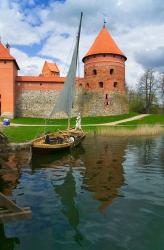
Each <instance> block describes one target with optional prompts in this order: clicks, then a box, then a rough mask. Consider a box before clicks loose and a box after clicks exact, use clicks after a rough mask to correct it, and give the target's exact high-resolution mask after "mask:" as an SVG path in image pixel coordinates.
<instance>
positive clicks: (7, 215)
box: [0, 193, 32, 223]
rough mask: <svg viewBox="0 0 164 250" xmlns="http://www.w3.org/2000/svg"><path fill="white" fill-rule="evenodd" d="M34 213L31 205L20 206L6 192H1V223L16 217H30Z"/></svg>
mask: <svg viewBox="0 0 164 250" xmlns="http://www.w3.org/2000/svg"><path fill="white" fill-rule="evenodd" d="M31 215H32V212H31V209H30V208H29V207H26V208H20V207H19V206H17V205H16V204H15V203H14V202H13V201H11V200H9V199H8V198H7V197H6V196H5V195H4V194H2V193H0V223H1V222H2V223H4V222H7V221H10V220H15V219H25V218H30V217H31Z"/></svg>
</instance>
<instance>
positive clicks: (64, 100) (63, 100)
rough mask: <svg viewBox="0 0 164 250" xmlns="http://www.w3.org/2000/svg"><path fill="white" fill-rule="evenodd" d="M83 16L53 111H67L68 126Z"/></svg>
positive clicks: (72, 101)
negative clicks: (62, 86) (61, 88)
mask: <svg viewBox="0 0 164 250" xmlns="http://www.w3.org/2000/svg"><path fill="white" fill-rule="evenodd" d="M82 16H83V13H82V12H81V14H80V23H79V28H78V33H77V38H76V44H75V48H74V52H73V56H72V60H71V64H70V67H69V70H68V74H67V77H66V80H65V82H64V88H63V90H62V91H61V93H60V96H59V98H58V99H57V102H56V105H55V107H54V109H53V111H52V112H51V114H52V113H53V112H56V113H57V112H62V111H63V112H65V113H66V114H67V116H68V127H69V126H70V125H69V124H70V118H71V110H72V107H73V103H74V92H75V79H76V69H77V62H78V52H79V40H80V32H81V24H82Z"/></svg>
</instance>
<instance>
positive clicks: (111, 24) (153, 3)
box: [0, 0, 164, 86]
mask: <svg viewBox="0 0 164 250" xmlns="http://www.w3.org/2000/svg"><path fill="white" fill-rule="evenodd" d="M80 11H83V13H84V17H83V24H82V32H81V41H80V61H81V58H82V57H83V56H84V55H85V54H86V52H87V50H88V49H89V48H90V46H91V45H92V42H93V41H94V39H95V37H96V36H97V34H98V33H99V31H100V29H101V28H102V26H103V21H104V19H105V20H106V22H107V24H106V26H107V28H108V30H109V31H110V33H111V35H112V36H113V38H114V39H115V41H116V42H117V44H118V46H119V48H120V49H121V50H122V51H123V52H124V54H125V55H126V56H127V58H128V60H127V62H126V80H127V83H128V85H129V86H135V85H136V82H137V80H138V78H139V77H140V76H141V75H142V73H143V71H144V69H146V68H153V69H155V70H157V71H160V72H164V3H163V0H137V1H134V0H89V1H88V0H21V1H20V0H1V1H0V37H1V41H2V42H3V43H4V44H5V43H7V42H8V43H9V44H10V45H11V53H12V55H13V56H14V57H15V58H16V60H17V62H18V64H19V66H20V68H21V71H20V72H19V74H20V75H38V74H39V73H40V72H41V68H42V66H43V63H44V61H45V60H49V61H54V62H56V63H57V64H58V65H59V67H60V70H61V72H62V75H64V74H66V72H67V66H68V64H69V61H70V57H71V51H72V46H73V44H74V41H75V34H76V32H77V26H78V23H79V16H80ZM80 74H81V76H82V75H83V63H82V62H81V67H80Z"/></svg>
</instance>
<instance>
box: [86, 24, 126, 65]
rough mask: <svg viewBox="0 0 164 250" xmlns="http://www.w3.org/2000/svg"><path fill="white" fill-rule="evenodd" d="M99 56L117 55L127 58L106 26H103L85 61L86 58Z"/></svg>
mask: <svg viewBox="0 0 164 250" xmlns="http://www.w3.org/2000/svg"><path fill="white" fill-rule="evenodd" d="M97 54H116V55H121V56H124V57H125V55H124V54H123V52H122V51H121V50H120V49H119V48H118V46H117V44H116V43H115V41H114V40H113V38H112V37H111V35H110V33H109V32H108V30H107V29H106V27H105V26H103V28H102V29H101V31H100V33H99V34H98V36H97V38H96V39H95V41H94V43H93V44H92V46H91V48H90V49H89V51H88V52H87V54H86V55H85V56H84V58H83V61H84V59H85V58H86V57H88V56H91V55H97ZM125 59H126V57H125Z"/></svg>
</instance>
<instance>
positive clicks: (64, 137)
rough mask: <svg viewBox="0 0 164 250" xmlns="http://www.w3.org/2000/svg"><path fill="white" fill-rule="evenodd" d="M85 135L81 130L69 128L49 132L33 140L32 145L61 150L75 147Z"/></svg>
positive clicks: (37, 147)
mask: <svg viewBox="0 0 164 250" xmlns="http://www.w3.org/2000/svg"><path fill="white" fill-rule="evenodd" d="M84 137H85V133H84V132H83V131H82V130H76V129H69V130H65V131H59V132H54V133H49V134H47V135H44V136H41V137H40V138H37V139H35V140H34V141H33V143H32V147H33V149H34V150H35V151H36V150H44V151H51V150H61V149H69V148H73V147H76V146H77V145H78V144H79V143H80V142H81V141H82V140H83V139H84Z"/></svg>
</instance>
